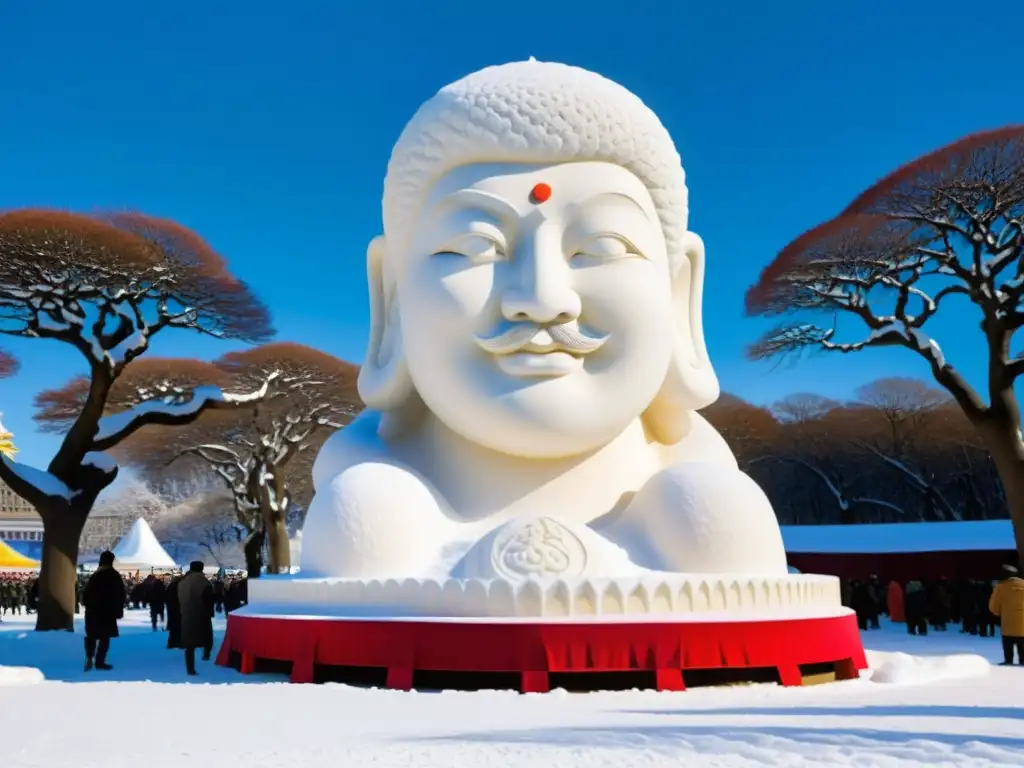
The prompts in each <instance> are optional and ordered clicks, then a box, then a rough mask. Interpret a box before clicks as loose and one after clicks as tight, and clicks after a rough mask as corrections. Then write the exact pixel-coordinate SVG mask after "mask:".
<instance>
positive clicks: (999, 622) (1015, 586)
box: [842, 565, 1024, 664]
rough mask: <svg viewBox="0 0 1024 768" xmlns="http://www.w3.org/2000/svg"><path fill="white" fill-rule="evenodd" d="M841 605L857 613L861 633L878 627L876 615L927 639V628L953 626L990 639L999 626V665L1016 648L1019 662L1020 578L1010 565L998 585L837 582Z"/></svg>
mask: <svg viewBox="0 0 1024 768" xmlns="http://www.w3.org/2000/svg"><path fill="white" fill-rule="evenodd" d="M842 596H843V598H842V599H843V605H846V606H848V607H849V608H852V609H853V611H854V612H855V613H856V614H857V623H858V625H859V626H860V628H861V629H863V630H872V629H878V628H879V627H880V624H879V617H880V616H882V615H887V616H888V617H889V618H890V620H892V621H894V622H898V623H905V624H906V627H907V632H908V633H909V634H911V635H927V634H928V630H929V628H931V630H932V631H936V632H945V631H947V630H948V628H949V626H950V625H958V626H959V627H960V632H962V633H964V634H971V635H978V636H980V637H995V635H996V627H1000V635H1001V636H1002V643H1003V657H1004V659H1003V663H1004V664H1012V663H1013V657H1014V650H1016V652H1017V653H1016V655H1017V660H1018V663H1019V664H1024V579H1021V578H1020V576H1019V574H1018V571H1017V569H1016V568H1015V567H1013V566H1009V565H1007V566H1004V567H1003V570H1002V573H1001V574H1000V579H999V581H998V582H991V581H984V580H981V579H962V580H959V581H951V580H950V579H946V578H940V579H936V580H934V581H918V580H914V581H909V582H907V583H906V584H901V583H900V582H898V581H891V582H889V584H888V585H883V584H882V583H881V582H880V581H879V579H878V577H877V576H872V577H870V578H869V579H868V580H867V581H858V580H846V579H844V580H843V581H842Z"/></svg>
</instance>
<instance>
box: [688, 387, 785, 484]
mask: <svg viewBox="0 0 1024 768" xmlns="http://www.w3.org/2000/svg"><path fill="white" fill-rule="evenodd" d="M701 413H702V415H703V416H704V417H705V418H706V419H707V420H708V421H709V422H710V423H711V425H712V426H713V427H714V428H715V429H717V430H718V432H719V433H720V434H721V435H722V437H723V438H725V441H726V442H727V443H728V444H729V447H730V448H731V449H732V451H733V453H734V454H735V455H736V461H737V462H738V463H739V465H740V468H741V469H743V470H745V471H746V470H749V469H751V468H752V467H753V465H755V464H757V463H758V462H761V461H763V460H764V459H765V458H766V457H768V456H770V455H771V453H772V449H773V447H774V446H775V445H776V444H777V443H778V440H779V429H780V425H779V421H778V419H776V417H775V416H774V415H773V414H772V412H771V411H770V410H769V409H767V408H762V407H760V406H757V405H753V404H751V403H748V402H747V401H746V400H742V399H741V398H738V397H736V396H735V395H730V394H728V393H726V392H723V393H722V394H721V395H720V396H719V398H718V400H716V401H715V402H714V403H712V404H711V405H709V406H708V407H707V408H705V409H704V410H703V411H701Z"/></svg>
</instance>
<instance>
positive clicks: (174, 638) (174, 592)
mask: <svg viewBox="0 0 1024 768" xmlns="http://www.w3.org/2000/svg"><path fill="white" fill-rule="evenodd" d="M179 584H181V576H180V575H179V576H175V577H174V578H173V579H171V583H170V584H168V585H167V591H166V592H165V593H164V599H165V600H166V601H167V647H168V648H181V647H182V646H181V603H179V602H178V585H179Z"/></svg>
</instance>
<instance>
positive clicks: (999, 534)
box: [782, 520, 1015, 555]
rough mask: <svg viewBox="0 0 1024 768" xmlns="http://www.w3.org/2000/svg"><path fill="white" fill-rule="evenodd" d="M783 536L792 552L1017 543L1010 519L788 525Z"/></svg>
mask: <svg viewBox="0 0 1024 768" xmlns="http://www.w3.org/2000/svg"><path fill="white" fill-rule="evenodd" d="M782 540H783V542H785V545H786V552H789V553H791V554H811V553H825V554H833V555H840V554H865V553H866V554H886V553H896V552H960V551H1002V550H1011V549H1014V547H1015V545H1014V541H1013V524H1012V523H1011V522H1010V521H1009V520H966V521H958V522H952V523H861V524H859V525H784V526H782Z"/></svg>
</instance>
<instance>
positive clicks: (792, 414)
mask: <svg viewBox="0 0 1024 768" xmlns="http://www.w3.org/2000/svg"><path fill="white" fill-rule="evenodd" d="M840 407H842V404H841V403H840V402H839V401H837V400H832V399H831V398H828V397H823V396H822V395H816V394H814V393H813V392H795V393H793V394H792V395H786V397H784V398H782V399H781V400H779V401H778V402H777V403H773V404H772V407H771V410H772V413H774V414H775V416H776V418H778V419H779V421H781V422H783V423H786V424H798V425H809V424H813V423H814V422H816V421H817V420H819V419H822V418H824V417H825V416H827V415H828V414H829V413H831V412H832V411H834V410H836V409H837V408H840Z"/></svg>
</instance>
